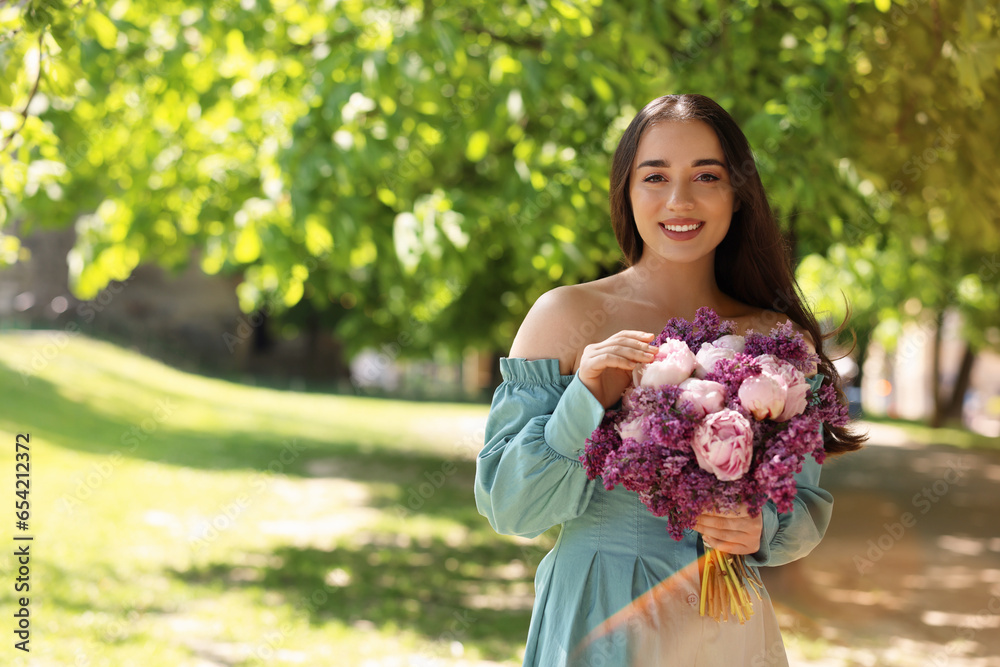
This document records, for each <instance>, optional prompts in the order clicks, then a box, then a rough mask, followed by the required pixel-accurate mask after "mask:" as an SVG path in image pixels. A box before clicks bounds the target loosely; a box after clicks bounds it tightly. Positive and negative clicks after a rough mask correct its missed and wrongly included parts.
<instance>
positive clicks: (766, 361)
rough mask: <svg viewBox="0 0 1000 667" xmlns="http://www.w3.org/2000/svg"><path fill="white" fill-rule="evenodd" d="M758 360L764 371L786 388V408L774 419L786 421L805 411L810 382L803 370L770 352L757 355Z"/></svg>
mask: <svg viewBox="0 0 1000 667" xmlns="http://www.w3.org/2000/svg"><path fill="white" fill-rule="evenodd" d="M757 362H758V363H760V366H761V372H762V373H764V374H765V375H769V376H771V377H772V378H773V379H775V380H777V381H778V382H779V383H781V385H782V386H783V387H784V389H785V405H784V408H783V409H782V410H781V411H780V414H778V416H776V417H774V418H773V419H774V421H779V422H786V421H788V420H789V419H791V418H792V417H794V416H796V415H800V414H802V413H803V412H805V409H806V391H807V390H808V389H809V384H808V383H807V382H806V376H805V375H803V374H802V371H800V370H799V369H797V368H796V367H795V366H792V365H791V364H790V363H788V362H787V361H783V360H782V359H778V358H777V357H775V356H773V355H770V354H762V355H760V356H759V357H757Z"/></svg>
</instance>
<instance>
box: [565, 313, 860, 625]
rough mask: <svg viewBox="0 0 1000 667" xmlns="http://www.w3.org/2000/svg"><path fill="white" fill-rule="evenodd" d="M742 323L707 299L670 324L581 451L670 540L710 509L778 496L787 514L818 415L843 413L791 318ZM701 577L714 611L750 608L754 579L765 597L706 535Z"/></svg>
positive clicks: (818, 453) (811, 449) (755, 507)
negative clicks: (751, 327)
mask: <svg viewBox="0 0 1000 667" xmlns="http://www.w3.org/2000/svg"><path fill="white" fill-rule="evenodd" d="M735 328H736V325H735V323H734V322H731V321H722V320H720V318H719V316H718V315H717V314H716V313H715V312H714V311H713V310H712V309H710V308H701V309H699V310H698V312H697V314H696V316H695V319H694V322H689V321H687V320H683V319H679V318H674V319H671V320H670V321H669V322H667V325H666V327H665V328H664V329H663V331H662V332H661V333H660V335H659V336H657V338H656V339H655V340H654V341H653V345H657V346H659V351H658V352H657V354H656V358H655V359H654V360H653V361H652V362H650V363H649V364H644V365H643V366H640V367H638V368H636V369H635V371H633V378H632V385H631V386H630V387H629V388H628V389H626V391H625V394H624V395H623V397H622V401H621V407H620V408H618V409H611V410H608V411H607V412H606V414H605V417H604V419H603V421H602V422H601V425H600V426H598V428H597V429H596V430H594V432H593V433H592V434H591V436H590V438H588V439H587V443H586V447H585V449H584V453H583V455H582V456H581V457H580V458H581V461H582V462H583V464H584V468H585V469H586V471H587V476H588V478H589V479H594V478H596V477H597V476H599V475H600V476H601V477H602V478H603V480H604V486H605V488H607V489H608V490H611V489H613V488H614V487H615V486H616V485H618V484H621V485H622V486H624V487H625V488H626V489H628V490H630V491H634V492H636V493H638V494H639V498H640V500H641V501H642V503H643V504H644V505H645V506H646V507H647V508H649V510H650V511H651V512H652V513H653V514H654V515H656V516H665V517H666V518H667V531H668V532H669V533H670V535H671V537H673V538H674V539H675V540H680V539H682V537H683V535H684V531H685V530H688V529H691V528H692V527H693V526H694V525H695V521H696V519H697V517H698V515H700V514H701V513H702V512H705V511H716V512H734V511H737V510H739V509H741V508H744V507H745V508H746V509H747V511H749V513H750V515H751V516H758V515H759V514H760V511H761V508H762V507H763V506H764V504H765V503H766V502H767V501H768V500H772V501H773V502H774V503H775V505H776V507H777V510H778V512H790V511H791V510H792V501H793V500H794V498H795V494H796V487H795V479H794V477H793V475H794V474H795V473H797V472H799V471H801V470H802V462H803V460H804V459H805V457H806V456H807V455H809V454H811V455H812V456H813V457H814V458H815V459H816V461H817V462H818V463H822V462H823V460H824V458H825V450H824V448H823V438H822V435H821V431H820V425H821V424H823V423H827V424H831V425H838V426H839V425H843V424H846V423H847V409H846V407H845V406H843V405H842V404H841V403H839V402H838V401H837V396H836V390H835V389H834V388H833V386H832V385H831V384H829V383H827V384H823V385H820V386H819V387H818V390H816V391H814V390H813V389H812V386H811V384H810V383H809V382H807V380H806V376H807V375H813V374H815V372H816V368H817V363H818V362H819V356H818V355H816V354H815V353H814V352H812V351H811V350H810V349H809V346H808V345H807V344H806V342H805V339H804V338H803V337H802V335H801V334H800V333H798V332H797V331H795V330H794V329H793V328H792V324H791V323H790V322H786V323H785V324H783V325H781V326H778V327H776V328H774V329H772V330H771V333H770V334H769V335H764V334H760V333H755V332H753V331H749V332H747V334H746V336H737V335H734V333H733V332H734V331H735ZM818 377H819V378H820V379H822V376H818ZM701 586H702V595H701V608H700V613H701V615H703V616H704V615H706V611H707V613H708V615H710V616H712V617H713V618H715V619H716V620H719V621H721V620H728V618H729V614H732V615H734V616H735V617H737V618H738V619H739V621H740V623H743V622H744V621H745V620H746V619H747V618H749V617H750V616H751V615H752V614H753V603H752V601H751V599H750V594H749V593H748V592H747V588H748V587H749V588H750V589H751V590H752V591H753V593H755V594H756V596H757V598H758V599H761V598H760V589H761V588H762V583H761V581H760V579H759V576H758V575H757V573H756V571H755V570H753V569H751V568H749V567H747V566H746V564H745V562H744V559H743V556H738V555H737V556H733V555H731V554H725V553H722V552H719V551H718V550H716V549H712V548H710V547H708V546H707V545H706V547H705V560H704V562H703V568H702V579H701Z"/></svg>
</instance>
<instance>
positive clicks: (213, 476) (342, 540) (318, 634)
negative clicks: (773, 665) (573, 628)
mask: <svg viewBox="0 0 1000 667" xmlns="http://www.w3.org/2000/svg"><path fill="white" fill-rule="evenodd" d="M998 27H1000V16H998V8H997V7H996V5H995V3H991V2H986V1H984V0H957V1H956V2H938V1H937V0H910V1H907V2H894V1H891V0H877V1H875V2H839V1H835V0H826V1H805V0H752V1H751V0H744V1H740V2H722V1H715V0H697V1H696V0H678V1H676V2H662V1H658V0H656V1H654V0H650V1H647V2H621V3H606V2H600V1H591V2H587V1H584V0H553V1H552V2H541V1H534V0H530V1H528V2H508V1H506V0H501V1H500V2H497V3H492V4H490V5H488V6H483V5H480V4H479V3H473V2H468V1H467V0H456V1H453V2H449V3H442V2H434V0H425V1H424V2H419V1H415V2H408V1H405V0H403V1H399V2H396V1H388V0H386V1H381V0H373V1H371V2H360V1H354V0H340V1H337V0H322V1H315V2H314V1H305V2H302V1H293V0H274V1H272V2H267V1H264V0H240V1H239V2H236V1H233V0H223V1H221V2H216V3H195V2H191V1H189V0H177V1H175V2H168V3H152V2H144V1H139V0H117V1H115V2H109V3H96V2H93V1H89V0H80V1H79V2H66V1H64V0H21V1H20V2H14V1H13V0H0V389H2V400H0V435H2V437H3V439H4V441H6V442H7V443H8V446H7V447H5V448H4V452H5V454H4V459H3V460H4V461H5V462H6V465H8V466H9V468H8V469H9V470H11V471H12V472H13V468H14V461H15V459H14V444H13V443H14V441H15V436H16V434H18V433H30V435H31V443H32V449H31V457H32V458H31V465H32V467H31V475H32V480H31V481H32V487H31V495H30V501H31V520H30V525H29V527H28V528H27V533H25V534H31V535H33V536H34V541H33V543H32V549H33V559H32V575H31V576H32V580H31V586H32V588H31V614H32V634H31V643H30V646H31V653H30V657H29V654H27V653H24V652H22V651H19V650H17V649H15V648H14V647H13V645H12V644H13V642H9V643H8V644H6V645H4V646H2V647H0V652H2V655H3V656H4V658H3V661H4V662H5V663H7V662H8V661H10V662H12V663H13V664H17V665H29V664H30V665H114V666H118V665H132V664H135V665H197V666H199V667H200V666H207V665H253V664H308V665H366V666H369V665H370V666H376V665H379V666H380V665H387V666H388V665H497V664H499V665H514V664H519V661H520V655H521V652H522V651H523V644H524V638H525V635H526V631H527V623H528V618H529V615H530V606H531V600H532V592H533V588H532V577H533V574H534V571H535V568H536V567H537V564H538V561H539V560H540V559H541V557H542V556H543V555H544V554H545V553H546V551H547V550H548V548H550V547H551V545H552V544H553V542H554V539H555V537H556V536H557V534H558V529H553V530H552V531H550V532H549V533H547V534H546V535H544V536H542V537H540V538H538V539H536V540H530V541H529V540H521V539H517V538H509V537H504V536H497V535H495V534H494V533H493V532H492V530H491V529H490V528H489V525H488V524H487V522H486V520H485V519H484V518H483V517H481V516H479V515H478V513H477V512H476V510H475V505H474V501H473V498H472V489H471V483H472V477H473V474H474V467H475V463H474V462H475V456H476V453H477V452H478V451H479V449H480V447H481V446H482V439H483V430H482V429H483V424H484V422H485V417H486V413H487V410H488V403H489V399H490V397H491V396H492V391H493V389H494V388H495V387H496V385H497V383H498V382H499V372H498V371H499V369H498V363H497V360H498V358H499V357H501V356H503V355H505V354H506V351H507V350H508V349H509V346H510V343H511V341H512V339H513V336H514V334H515V332H516V330H517V327H518V325H519V324H520V322H521V320H522V318H523V317H524V315H525V313H526V312H527V310H528V308H529V307H530V306H531V304H532V303H533V302H534V300H535V299H536V298H537V297H538V296H539V295H541V294H542V293H543V292H545V291H547V290H549V289H551V288H553V287H555V286H558V285H563V284H570V283H577V282H582V281H587V280H593V279H595V278H599V277H602V276H606V275H609V274H611V273H614V272H615V271H617V270H619V269H620V268H621V264H620V251H619V250H618V247H617V244H616V242H615V239H614V235H613V233H612V231H611V227H610V221H609V215H608V205H607V196H608V169H609V166H610V157H611V154H612V153H613V151H614V148H615V146H616V144H617V141H618V138H619V137H620V135H621V133H622V131H623V130H624V128H625V126H626V125H627V124H628V122H629V120H631V118H632V116H633V115H634V114H635V113H636V112H637V111H638V110H639V109H640V108H642V106H643V105H645V103H646V102H648V101H649V100H651V99H653V98H655V97H658V96H660V95H662V94H666V93H679V92H697V93H702V94H705V95H708V96H710V97H712V98H714V99H715V100H716V101H718V102H719V103H720V104H722V105H723V106H724V107H725V108H726V109H727V110H729V111H730V113H731V114H732V115H733V116H734V117H735V118H736V120H737V121H738V122H739V123H740V125H741V127H742V128H743V129H744V131H745V132H746V134H747V136H748V138H749V139H750V142H751V145H752V147H753V148H754V151H755V153H756V155H757V159H758V164H759V167H760V171H761V176H762V179H763V181H764V185H765V188H766V189H767V191H768V193H769V195H770V197H771V200H772V204H773V206H774V207H775V209H776V211H777V213H778V215H779V217H780V221H781V225H782V229H783V231H784V233H785V236H786V239H787V241H788V243H789V245H790V247H791V248H792V249H793V254H794V257H795V262H796V275H797V278H798V280H799V283H800V285H801V286H802V288H803V291H804V293H805V295H806V296H807V298H808V299H809V301H810V303H811V305H812V307H813V309H814V310H815V312H816V313H817V314H818V316H819V318H820V319H821V321H822V322H823V324H824V327H825V328H826V329H827V330H833V329H835V328H837V327H838V326H839V325H840V324H841V322H842V321H843V320H844V318H845V317H847V314H848V308H847V307H848V305H849V307H850V319H849V323H848V327H847V328H846V329H845V330H844V331H843V332H842V333H841V334H840V335H839V336H836V337H833V338H831V339H830V340H829V341H827V343H826V344H827V346H828V352H829V353H830V354H831V355H834V356H841V355H843V358H842V359H840V361H838V362H837V363H838V368H839V369H840V372H841V374H842V376H843V377H844V378H845V383H846V391H847V393H848V396H849V398H850V401H851V409H852V414H853V415H854V416H855V417H857V418H859V419H860V420H861V428H863V429H865V430H868V431H869V433H870V434H871V443H870V446H869V447H868V448H867V449H866V450H865V451H864V452H862V453H859V454H854V455H850V456H846V457H843V458H842V459H839V460H836V461H832V462H831V463H830V464H828V465H827V466H826V471H825V472H824V475H825V480H826V481H825V484H826V485H828V486H829V488H830V489H831V490H832V491H833V492H834V494H835V496H836V498H837V511H836V512H835V518H834V523H833V525H832V526H831V528H830V531H829V533H828V535H827V538H826V539H825V540H824V542H823V543H822V544H821V546H820V547H819V548H818V549H817V550H816V551H815V552H814V553H813V554H812V555H811V556H810V557H809V558H807V559H805V560H804V561H802V562H801V563H799V564H797V565H794V566H791V567H788V568H780V569H778V570H777V571H775V572H771V573H769V574H770V576H771V588H772V590H773V591H774V596H775V598H776V600H777V602H778V608H779V613H780V620H781V623H782V626H783V627H784V628H785V637H786V643H787V644H788V647H789V653H790V655H791V656H792V660H793V664H803V665H928V664H932V665H968V666H972V665H975V666H982V665H1000V639H998V637H1000V529H998V526H997V523H996V520H995V511H994V509H995V503H996V501H997V498H998V497H1000V495H998V494H1000V455H998V453H997V452H998V450H1000V177H998V176H997V170H996V168H995V164H994V162H995V155H996V152H997V148H998V145H997V140H996V137H997V136H1000V115H997V114H996V113H995V109H996V108H997V105H998V102H1000V79H998V76H997V74H998V71H1000V34H998ZM9 479H13V477H12V476H11V477H10V478H9ZM5 488H10V492H9V493H10V496H11V497H10V500H11V501H13V500H20V499H19V498H14V497H13V494H14V487H13V486H12V485H11V486H10V487H6V486H5ZM15 532H17V533H18V534H21V532H20V531H18V530H17V529H16V528H15V525H14V519H13V518H11V519H10V520H9V521H8V522H4V525H3V533H2V534H4V535H7V534H14V533H15ZM11 543H13V542H11ZM2 551H3V552H4V555H3V556H0V564H2V565H3V568H2V571H3V572H4V573H5V575H4V576H7V573H11V572H13V571H14V569H13V568H14V559H13V558H12V557H11V555H9V554H8V553H7V552H12V551H13V550H12V549H3V550H2ZM10 576H11V580H13V575H10ZM0 590H2V591H3V592H2V593H0V600H2V601H3V605H4V609H5V610H6V609H12V608H13V606H14V605H15V600H16V597H17V596H16V595H15V594H14V592H13V590H12V586H10V587H8V586H6V585H5V586H4V587H3V588H2V589H0ZM5 613H7V612H5Z"/></svg>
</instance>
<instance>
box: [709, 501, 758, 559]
mask: <svg viewBox="0 0 1000 667" xmlns="http://www.w3.org/2000/svg"><path fill="white" fill-rule="evenodd" d="M694 529H695V530H697V531H698V532H699V533H701V536H702V540H703V541H704V542H705V546H708V547H712V548H713V549H718V550H719V551H724V552H726V553H728V554H734V555H741V554H742V555H747V554H755V553H757V552H758V551H759V550H760V537H761V534H762V533H763V532H764V519H763V515H762V514H758V515H757V516H756V517H751V516H750V513H749V512H748V511H747V509H746V508H745V507H741V508H740V510H739V512H737V513H736V514H721V513H718V512H703V513H702V514H701V515H699V516H698V520H697V521H696V522H695V524H694Z"/></svg>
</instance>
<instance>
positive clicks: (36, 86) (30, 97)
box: [0, 30, 45, 153]
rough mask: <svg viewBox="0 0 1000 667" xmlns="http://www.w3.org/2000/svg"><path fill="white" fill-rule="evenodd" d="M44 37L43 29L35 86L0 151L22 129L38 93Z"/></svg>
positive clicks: (39, 43) (40, 38)
mask: <svg viewBox="0 0 1000 667" xmlns="http://www.w3.org/2000/svg"><path fill="white" fill-rule="evenodd" d="M44 39H45V31H44V30H43V31H42V32H40V33H39V34H38V76H37V77H36V78H35V86H34V87H33V88H32V89H31V94H30V95H29V96H28V101H27V102H25V104H24V111H22V112H21V124H20V125H18V126H17V129H16V130H14V131H13V132H11V133H10V135H9V136H8V137H7V138H6V139H5V140H4V142H3V146H0V153H3V152H4V151H6V150H7V147H8V146H10V142H12V141H14V137H16V136H17V135H18V134H19V133H20V132H21V130H23V129H24V125H25V123H27V122H28V109H29V108H30V107H31V102H32V100H34V99H35V94H36V93H38V84H40V83H41V82H42V41H43V40H44Z"/></svg>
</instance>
